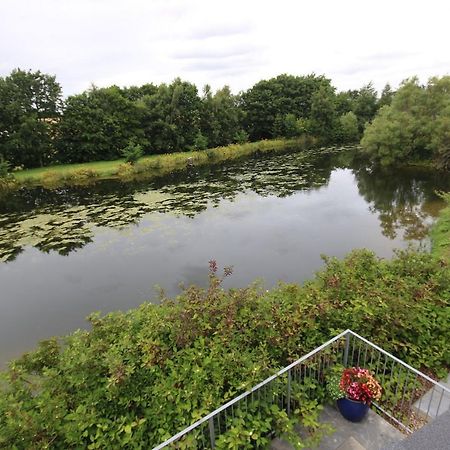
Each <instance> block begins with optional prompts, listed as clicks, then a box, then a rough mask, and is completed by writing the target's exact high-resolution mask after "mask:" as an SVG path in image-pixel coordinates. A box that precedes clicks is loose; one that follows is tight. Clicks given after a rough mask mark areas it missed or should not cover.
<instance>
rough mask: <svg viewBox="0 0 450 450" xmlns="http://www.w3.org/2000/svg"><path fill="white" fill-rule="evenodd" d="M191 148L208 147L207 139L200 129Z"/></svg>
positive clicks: (201, 148) (202, 148)
mask: <svg viewBox="0 0 450 450" xmlns="http://www.w3.org/2000/svg"><path fill="white" fill-rule="evenodd" d="M192 147H193V150H206V149H207V148H208V139H207V138H206V137H205V136H203V134H202V133H200V131H199V132H198V133H197V136H195V139H194V145H193V146H192Z"/></svg>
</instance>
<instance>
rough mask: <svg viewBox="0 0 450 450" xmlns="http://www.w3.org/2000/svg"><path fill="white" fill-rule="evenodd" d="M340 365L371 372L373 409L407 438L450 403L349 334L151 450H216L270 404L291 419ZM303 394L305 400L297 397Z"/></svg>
mask: <svg viewBox="0 0 450 450" xmlns="http://www.w3.org/2000/svg"><path fill="white" fill-rule="evenodd" d="M336 364H340V365H343V366H345V367H353V366H360V367H365V368H368V369H370V370H371V371H372V372H373V373H374V375H375V377H376V379H377V380H378V381H379V382H380V384H381V386H382V388H383V395H382V399H381V400H380V401H379V402H377V403H375V402H373V403H372V405H373V407H374V408H375V409H377V410H378V411H379V412H380V413H381V414H382V415H384V417H385V418H386V419H387V420H388V421H390V422H392V423H393V424H395V425H396V426H397V427H399V428H401V429H402V430H403V431H404V432H406V433H412V432H413V431H415V430H416V429H418V428H420V427H421V426H422V425H423V424H425V423H427V422H428V421H429V420H431V419H433V418H435V417H437V416H438V415H440V414H441V413H442V412H443V409H444V408H443V406H444V405H445V404H446V402H447V399H448V400H450V389H448V388H446V387H445V386H442V385H441V384H439V383H438V382H436V381H435V380H433V379H431V378H430V377H429V376H427V375H425V374H423V373H421V372H420V371H418V370H416V369H414V368H413V367H411V366H409V365H408V364H406V363H404V362H403V361H401V360H400V359H398V358H396V357H395V356H394V355H392V354H390V353H388V352H386V351H385V350H383V349H382V348H380V347H378V346H377V345H375V344H372V343H371V342H370V341H368V340H367V339H365V338H363V337H361V336H359V335H358V334H356V333H354V332H353V331H351V330H346V331H344V332H342V333H340V334H338V335H337V336H335V337H334V338H332V339H330V340H329V341H328V342H326V343H325V344H323V345H321V346H320V347H317V348H316V349H314V350H313V351H311V352H309V353H308V354H306V355H304V356H302V357H301V358H300V359H298V360H297V361H295V362H293V363H292V364H290V365H289V366H287V367H285V368H283V369H282V370H280V371H279V372H277V373H276V374H274V375H272V376H271V377H269V378H267V379H266V380H264V381H262V382H261V383H259V384H257V385H256V386H254V387H253V388H251V389H250V390H248V391H246V392H244V393H243V394H241V395H239V396H237V397H235V398H234V399H232V400H230V401H229V402H227V403H225V404H224V405H222V406H221V407H220V408H217V409H216V410H215V411H213V412H211V413H210V414H208V415H206V416H204V417H203V418H202V419H200V420H198V421H197V422H195V423H193V424H192V425H190V426H188V427H187V428H185V429H184V430H182V431H180V432H179V433H177V434H175V435H174V436H172V437H171V438H170V439H168V440H166V441H165V442H163V443H162V444H160V445H158V446H156V447H154V449H153V450H160V449H163V448H166V447H168V448H175V449H178V448H200V449H210V448H211V449H214V448H215V446H216V440H217V439H218V438H220V437H221V436H223V435H224V434H226V433H227V432H228V431H230V430H231V429H232V428H233V426H234V423H235V421H236V420H237V419H241V420H245V419H246V418H247V419H248V418H249V417H251V416H252V415H253V416H254V415H260V416H261V415H262V416H268V415H270V408H269V406H270V405H276V406H277V407H279V408H281V409H283V410H284V411H286V412H287V414H288V415H290V414H291V412H292V411H294V409H295V408H297V407H298V406H299V403H300V402H301V401H302V400H301V399H302V398H305V397H304V396H305V394H306V396H309V397H310V398H311V397H312V398H314V395H315V390H316V389H317V388H320V387H322V388H323V386H324V385H325V383H326V376H327V374H328V373H329V371H330V369H331V368H332V366H334V365H336ZM299 390H300V391H301V392H302V394H303V396H299V395H297V394H298V391H299ZM269 434H270V433H269Z"/></svg>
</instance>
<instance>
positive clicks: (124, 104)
mask: <svg viewBox="0 0 450 450" xmlns="http://www.w3.org/2000/svg"><path fill="white" fill-rule="evenodd" d="M143 113H144V111H143V108H142V106H141V105H140V104H138V103H136V102H132V101H131V100H128V99H127V98H125V97H124V96H123V95H122V93H121V91H120V89H119V88H118V87H116V86H113V87H110V88H102V89H99V88H96V87H92V88H91V89H90V90H89V91H87V92H84V93H82V94H78V95H73V96H70V97H68V98H67V100H66V104H65V110H64V115H63V117H62V119H61V121H60V123H59V124H58V140H57V147H58V158H59V160H60V161H61V162H71V163H73V162H87V161H95V160H102V159H104V160H108V159H115V158H119V157H121V151H122V150H123V149H124V148H125V147H126V146H127V145H128V144H129V142H130V140H132V141H134V142H135V143H136V144H145V143H146V141H145V139H144V131H143V130H142V126H141V121H142V117H143Z"/></svg>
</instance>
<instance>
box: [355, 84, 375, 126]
mask: <svg viewBox="0 0 450 450" xmlns="http://www.w3.org/2000/svg"><path fill="white" fill-rule="evenodd" d="M377 110H378V99H377V92H376V91H375V89H374V87H373V85H372V83H369V84H367V85H366V86H363V87H362V88H361V89H360V90H359V91H358V93H357V95H356V96H355V98H354V100H353V107H352V111H353V112H354V113H355V115H356V117H357V118H358V124H359V132H360V133H362V132H363V131H364V129H365V127H366V126H367V124H368V123H370V121H371V120H372V119H373V118H374V117H375V114H376V112H377Z"/></svg>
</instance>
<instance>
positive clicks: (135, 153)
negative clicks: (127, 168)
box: [121, 141, 144, 164]
mask: <svg viewBox="0 0 450 450" xmlns="http://www.w3.org/2000/svg"><path fill="white" fill-rule="evenodd" d="M121 153H122V156H123V157H124V158H125V162H126V163H130V164H134V163H136V162H137V161H138V160H139V158H142V156H144V150H142V146H141V145H139V144H136V143H135V142H133V141H129V142H128V145H127V146H126V147H125V148H124V149H122V152H121Z"/></svg>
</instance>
